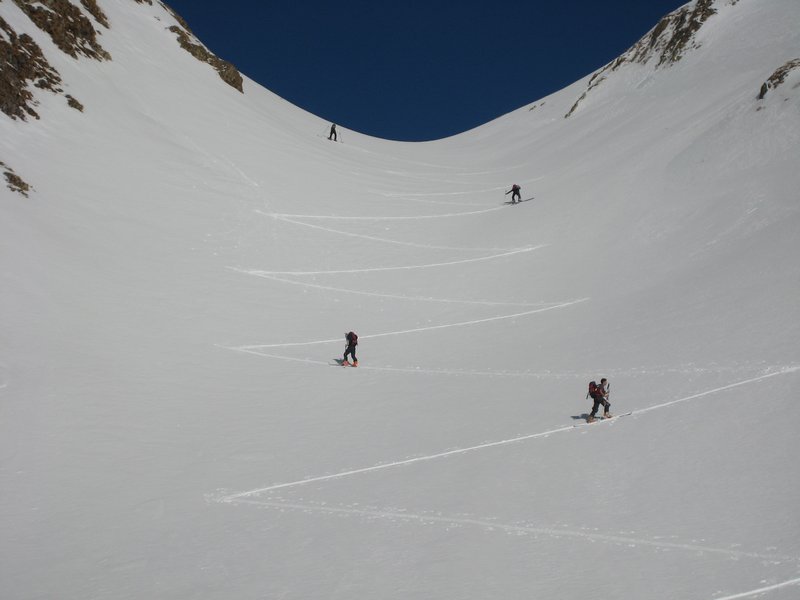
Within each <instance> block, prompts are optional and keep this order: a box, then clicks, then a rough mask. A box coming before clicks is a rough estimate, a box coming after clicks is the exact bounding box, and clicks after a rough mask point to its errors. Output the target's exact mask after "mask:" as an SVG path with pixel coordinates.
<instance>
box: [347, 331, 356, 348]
mask: <svg viewBox="0 0 800 600" xmlns="http://www.w3.org/2000/svg"><path fill="white" fill-rule="evenodd" d="M346 337H347V343H348V344H350V345H351V346H355V345H357V344H358V336H357V335H356V334H355V332H353V331H351V332H350V333H348V334H347V336H346Z"/></svg>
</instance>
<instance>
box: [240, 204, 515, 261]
mask: <svg viewBox="0 0 800 600" xmlns="http://www.w3.org/2000/svg"><path fill="white" fill-rule="evenodd" d="M255 212H256V213H258V214H260V215H263V216H265V217H272V218H273V219H275V220H277V221H283V222H285V223H291V224H293V225H299V226H302V227H308V228H310V229H316V230H318V231H327V232H328V233H335V234H337V235H344V236H347V237H353V238H359V239H362V240H369V241H372V242H381V243H383V244H395V245H397V246H406V247H410V248H423V249H425V250H454V251H459V252H469V251H474V252H510V251H514V250H528V249H529V248H531V246H528V247H525V248H479V247H469V248H467V247H457V246H434V245H430V244H415V243H413V242H402V241H399V240H390V239H387V238H381V237H377V236H372V235H363V234H359V233H351V232H349V231H341V230H339V229H331V228H329V227H322V226H321V225H312V224H311V223H304V222H303V221H297V220H295V219H291V218H288V217H283V216H278V215H275V214H273V213H267V212H264V211H263V210H256V211H255Z"/></svg>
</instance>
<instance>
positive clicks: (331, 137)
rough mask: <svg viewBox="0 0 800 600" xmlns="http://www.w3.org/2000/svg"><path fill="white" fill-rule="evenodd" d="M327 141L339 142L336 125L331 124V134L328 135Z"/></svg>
mask: <svg viewBox="0 0 800 600" xmlns="http://www.w3.org/2000/svg"><path fill="white" fill-rule="evenodd" d="M328 139H329V140H333V141H334V142H338V141H339V138H338V136H337V135H336V123H332V124H331V132H330V134H329V135H328Z"/></svg>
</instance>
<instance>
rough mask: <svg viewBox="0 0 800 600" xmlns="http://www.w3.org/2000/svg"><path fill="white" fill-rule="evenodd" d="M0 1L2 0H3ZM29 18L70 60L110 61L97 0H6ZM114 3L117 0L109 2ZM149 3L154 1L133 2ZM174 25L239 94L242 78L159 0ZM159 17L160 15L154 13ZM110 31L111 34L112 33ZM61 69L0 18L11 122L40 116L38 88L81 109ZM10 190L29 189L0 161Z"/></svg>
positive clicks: (3, 90) (1, 69)
mask: <svg viewBox="0 0 800 600" xmlns="http://www.w3.org/2000/svg"><path fill="white" fill-rule="evenodd" d="M2 1H3V0H0V2H2ZM10 1H11V2H13V3H14V4H16V5H17V6H18V7H19V8H20V9H21V10H22V11H23V12H24V13H25V15H27V16H28V18H29V19H30V20H31V22H32V23H33V24H34V25H35V26H36V27H38V28H39V29H41V30H42V31H43V32H45V33H46V34H47V35H49V36H50V39H52V41H53V44H55V46H56V47H57V48H58V49H59V50H61V51H62V52H64V53H65V54H67V55H68V56H71V57H72V58H74V59H77V60H80V59H85V58H88V59H92V60H98V61H110V60H112V57H111V54H109V52H108V51H106V50H105V48H103V46H102V45H101V44H100V41H99V35H100V33H101V31H103V30H109V31H111V29H112V23H111V22H110V21H109V19H108V17H107V16H106V14H105V12H103V10H102V8H101V7H100V5H99V4H98V1H97V0H10ZM107 1H113V2H118V1H120V0H107ZM134 1H135V2H136V3H138V4H143V5H149V6H153V0H134ZM158 4H159V5H160V6H161V7H162V8H163V9H164V10H165V11H167V12H168V13H169V14H170V15H171V16H172V17H173V18H174V19H175V21H176V22H177V23H178V25H174V26H172V27H169V28H168V29H169V31H171V32H172V33H175V34H177V41H178V43H179V44H180V45H181V47H183V48H184V49H185V50H186V51H188V52H189V53H190V54H191V55H192V56H194V57H195V58H197V59H198V60H200V61H201V62H203V63H206V64H209V65H211V66H212V67H214V68H215V69H216V70H217V72H218V73H219V76H220V77H221V78H222V80H223V81H224V82H225V83H227V84H228V85H230V86H232V87H234V88H236V89H237V90H239V91H240V92H242V83H243V80H242V76H241V75H240V74H239V71H238V70H237V69H236V67H234V66H233V65H232V64H231V63H229V62H227V61H225V60H222V59H221V58H219V57H217V56H215V55H214V54H212V53H211V52H209V51H208V50H207V49H206V47H205V46H203V45H202V43H200V41H199V40H198V39H197V38H196V37H195V36H194V34H193V33H192V32H191V30H190V29H189V26H188V25H187V24H186V21H184V20H183V19H182V18H181V17H180V15H178V14H177V13H175V12H174V11H173V10H172V9H171V8H170V7H169V6H167V5H166V4H164V3H163V2H159V3H158ZM156 18H158V17H156ZM112 35H113V34H112ZM63 86H64V82H63V81H62V78H61V75H60V74H59V72H58V71H57V70H56V69H55V68H54V67H53V66H52V65H51V63H50V62H48V60H47V57H46V56H45V54H44V52H43V51H42V48H41V47H40V46H39V45H38V44H37V43H36V42H35V41H34V39H33V38H32V37H31V36H30V35H28V34H27V33H22V34H18V33H17V32H16V31H14V29H13V28H12V27H11V25H10V24H9V23H8V22H7V21H6V20H5V19H3V17H0V111H2V112H3V113H4V114H5V115H7V116H8V117H10V118H11V119H14V120H17V119H19V120H22V121H25V120H27V119H28V117H33V118H34V119H39V118H40V115H39V114H38V113H37V112H36V107H37V106H38V105H39V102H38V101H37V99H36V95H35V94H36V89H37V88H38V89H39V90H48V91H50V92H52V93H54V94H58V95H64V98H65V100H66V103H67V105H68V106H70V107H71V108H74V109H75V110H77V111H80V112H83V111H84V106H83V104H82V103H81V102H80V101H79V100H78V99H77V98H75V97H74V96H72V95H71V94H64V89H63ZM0 167H2V172H3V174H4V176H5V179H6V182H7V186H8V188H9V189H11V190H13V191H15V192H18V193H20V194H22V195H23V196H27V195H28V192H29V191H30V190H32V189H33V188H32V187H31V186H30V185H29V184H28V183H26V182H25V181H23V180H22V179H21V178H20V177H19V176H18V175H17V174H16V173H14V171H13V169H11V168H10V167H7V166H6V165H5V164H4V163H2V162H0Z"/></svg>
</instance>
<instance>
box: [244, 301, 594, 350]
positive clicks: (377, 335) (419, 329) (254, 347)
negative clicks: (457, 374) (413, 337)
mask: <svg viewBox="0 0 800 600" xmlns="http://www.w3.org/2000/svg"><path fill="white" fill-rule="evenodd" d="M587 300H588V298H581V299H580V300H571V301H569V302H562V303H561V304H556V305H554V306H547V307H545V308H537V309H534V310H526V311H525V312H520V313H514V314H512V315H500V316H497V317H487V318H485V319H474V320H472V321H460V322H458V323H447V324H445V325H430V326H428V327H417V328H415V329H405V330H402V331H387V332H385V333H373V334H367V335H361V336H359V339H372V338H380V337H387V336H391V335H405V334H407V333H421V332H423V331H433V330H436V329H448V328H450V327H466V326H469V325H478V324H480V323H488V322H490V321H500V320H503V319H513V318H515V317H525V316H527V315H533V314H536V313H542V312H547V311H549V310H555V309H557V308H565V307H567V306H574V305H575V304H580V303H581V302H586V301H587ZM334 342H335V343H341V342H342V339H341V338H336V339H332V340H314V341H311V342H288V343H283V344H254V345H250V346H229V347H228V349H229V350H238V351H247V350H259V349H261V348H287V347H289V346H314V345H318V344H332V343H334Z"/></svg>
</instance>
